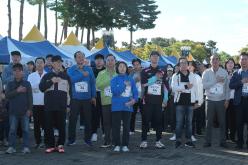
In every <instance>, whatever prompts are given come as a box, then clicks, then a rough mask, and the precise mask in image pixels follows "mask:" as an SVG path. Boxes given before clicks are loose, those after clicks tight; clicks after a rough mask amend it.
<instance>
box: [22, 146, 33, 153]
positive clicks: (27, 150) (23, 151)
mask: <svg viewBox="0 0 248 165" xmlns="http://www.w3.org/2000/svg"><path fill="white" fill-rule="evenodd" d="M30 152H31V151H30V149H29V148H28V147H24V148H23V150H22V153H24V154H29V153H30Z"/></svg>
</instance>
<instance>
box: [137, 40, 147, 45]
mask: <svg viewBox="0 0 248 165" xmlns="http://www.w3.org/2000/svg"><path fill="white" fill-rule="evenodd" d="M136 43H137V44H138V47H144V46H145V44H146V43H147V38H139V39H137V40H136Z"/></svg>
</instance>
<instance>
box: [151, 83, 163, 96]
mask: <svg viewBox="0 0 248 165" xmlns="http://www.w3.org/2000/svg"><path fill="white" fill-rule="evenodd" d="M161 88H162V87H161V84H157V83H155V84H153V85H150V86H148V94H150V95H157V96H159V95H161Z"/></svg>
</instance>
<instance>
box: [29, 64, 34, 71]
mask: <svg viewBox="0 0 248 165" xmlns="http://www.w3.org/2000/svg"><path fill="white" fill-rule="evenodd" d="M28 70H29V71H30V72H32V71H33V70H34V65H33V64H28Z"/></svg>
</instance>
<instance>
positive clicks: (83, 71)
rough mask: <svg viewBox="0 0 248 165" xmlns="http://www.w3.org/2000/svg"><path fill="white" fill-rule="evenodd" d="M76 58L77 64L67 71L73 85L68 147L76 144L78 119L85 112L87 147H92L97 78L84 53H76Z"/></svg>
mask: <svg viewBox="0 0 248 165" xmlns="http://www.w3.org/2000/svg"><path fill="white" fill-rule="evenodd" d="M74 58H75V61H76V63H77V64H76V65H74V66H72V67H71V68H70V69H68V71H67V73H68V75H69V76H70V78H71V83H72V84H71V85H72V100H71V106H70V115H69V126H68V133H69V136H68V143H67V145H69V146H70V145H74V144H75V140H76V124H77V118H78V115H79V112H80V111H83V116H84V121H85V129H84V140H85V143H86V144H87V145H89V146H91V145H92V143H91V116H92V104H93V105H96V99H95V97H96V85H95V84H96V83H95V76H94V73H93V71H92V69H91V68H90V67H89V66H86V65H85V55H84V54H83V53H82V52H80V51H78V52H76V53H75V54H74Z"/></svg>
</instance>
